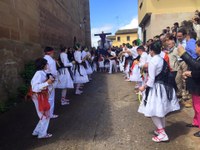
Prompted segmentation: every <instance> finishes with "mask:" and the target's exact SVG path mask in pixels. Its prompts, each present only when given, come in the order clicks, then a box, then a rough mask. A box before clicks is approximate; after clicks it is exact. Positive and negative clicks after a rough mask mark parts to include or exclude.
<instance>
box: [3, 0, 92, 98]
mask: <svg viewBox="0 0 200 150" xmlns="http://www.w3.org/2000/svg"><path fill="white" fill-rule="evenodd" d="M0 19H1V22H0V97H1V98H0V101H3V100H6V99H7V97H8V94H10V93H8V90H9V91H10V92H11V93H13V92H15V91H16V89H17V87H18V86H19V85H20V83H21V78H20V76H19V74H20V72H21V70H23V67H24V64H25V63H26V62H28V61H30V60H33V59H35V58H37V57H39V56H42V54H43V53H42V49H43V48H44V47H45V46H52V47H54V48H58V47H59V46H60V45H61V44H62V45H64V46H67V47H69V46H73V43H74V40H75V39H76V42H78V43H81V44H82V45H87V46H90V45H91V39H90V12H89V0H1V1H0Z"/></svg>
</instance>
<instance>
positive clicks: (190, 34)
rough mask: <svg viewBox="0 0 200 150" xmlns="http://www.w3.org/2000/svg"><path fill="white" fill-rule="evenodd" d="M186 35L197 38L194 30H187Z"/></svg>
mask: <svg viewBox="0 0 200 150" xmlns="http://www.w3.org/2000/svg"><path fill="white" fill-rule="evenodd" d="M188 35H189V36H190V38H191V39H195V40H196V39H197V33H196V32H195V31H191V30H190V31H189V32H188Z"/></svg>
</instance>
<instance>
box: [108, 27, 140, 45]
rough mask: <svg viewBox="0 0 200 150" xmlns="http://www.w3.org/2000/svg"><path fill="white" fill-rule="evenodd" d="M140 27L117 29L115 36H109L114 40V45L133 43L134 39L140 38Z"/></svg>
mask: <svg viewBox="0 0 200 150" xmlns="http://www.w3.org/2000/svg"><path fill="white" fill-rule="evenodd" d="M137 32H138V29H137V28H135V29H121V30H117V32H116V33H115V35H114V36H108V37H107V38H108V39H110V40H111V41H112V45H113V46H120V45H122V44H123V43H125V44H127V43H129V44H130V45H132V41H134V40H136V39H137V38H138V33H137Z"/></svg>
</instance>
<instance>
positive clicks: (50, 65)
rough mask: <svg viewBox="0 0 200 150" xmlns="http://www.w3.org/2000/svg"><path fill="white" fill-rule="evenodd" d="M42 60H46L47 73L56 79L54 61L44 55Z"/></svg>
mask: <svg viewBox="0 0 200 150" xmlns="http://www.w3.org/2000/svg"><path fill="white" fill-rule="evenodd" d="M44 59H46V60H47V63H48V66H47V72H48V73H51V74H52V75H53V76H54V77H56V76H57V69H56V62H55V60H54V59H53V58H52V57H51V56H49V55H45V56H44Z"/></svg>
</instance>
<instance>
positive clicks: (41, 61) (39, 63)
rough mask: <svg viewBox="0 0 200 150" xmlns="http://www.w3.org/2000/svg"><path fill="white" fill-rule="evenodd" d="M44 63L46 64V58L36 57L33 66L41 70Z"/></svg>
mask: <svg viewBox="0 0 200 150" xmlns="http://www.w3.org/2000/svg"><path fill="white" fill-rule="evenodd" d="M46 64H47V60H46V59H44V58H38V59H36V60H35V67H36V70H37V71H38V70H43V69H44V67H45V66H46Z"/></svg>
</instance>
